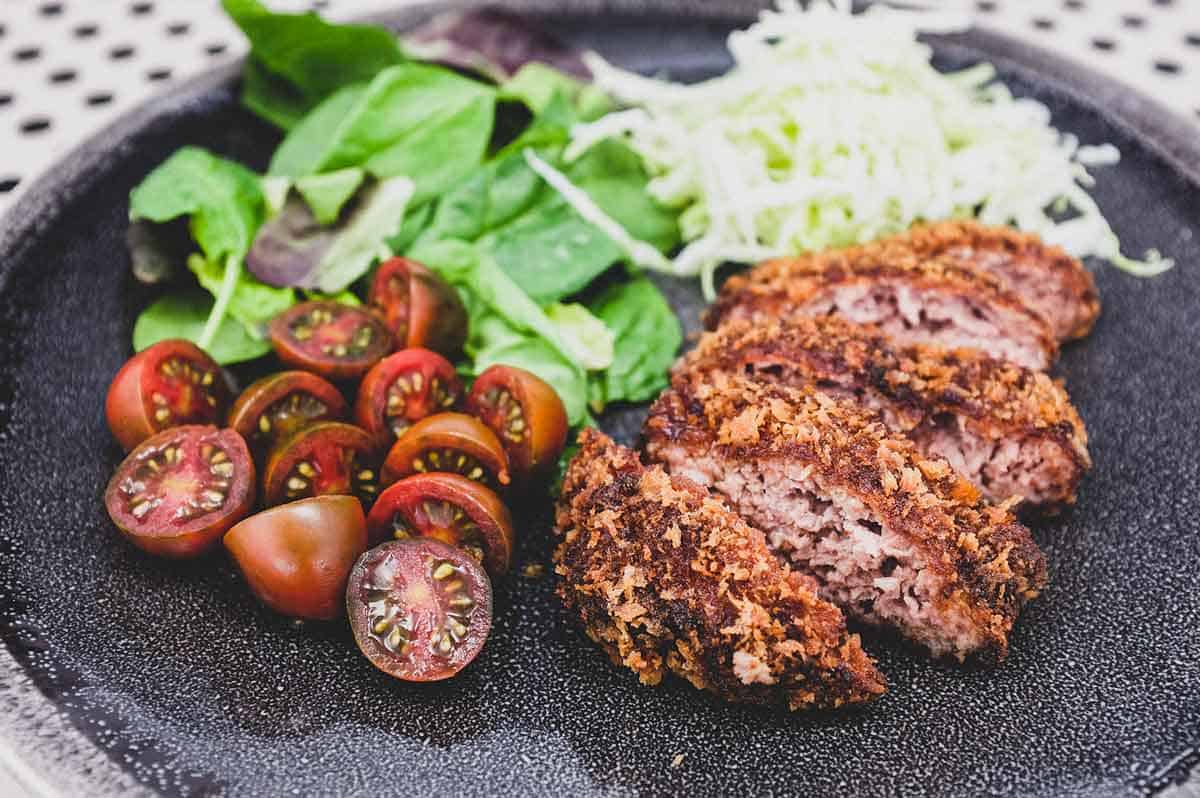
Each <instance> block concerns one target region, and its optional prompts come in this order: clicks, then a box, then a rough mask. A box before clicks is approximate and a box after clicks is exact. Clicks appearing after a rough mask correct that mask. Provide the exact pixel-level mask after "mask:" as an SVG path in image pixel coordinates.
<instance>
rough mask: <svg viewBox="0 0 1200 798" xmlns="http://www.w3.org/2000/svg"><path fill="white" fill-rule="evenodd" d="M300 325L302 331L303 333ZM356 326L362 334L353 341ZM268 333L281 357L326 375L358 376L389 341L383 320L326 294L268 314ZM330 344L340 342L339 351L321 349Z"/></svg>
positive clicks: (332, 377) (386, 348) (335, 377)
mask: <svg viewBox="0 0 1200 798" xmlns="http://www.w3.org/2000/svg"><path fill="white" fill-rule="evenodd" d="M318 317H320V318H321V320H320V321H318V320H317V319H318ZM301 330H303V331H305V334H304V335H303V336H301V335H300V334H299V331H301ZM361 331H366V332H364V334H365V336H366V337H365V340H364V341H362V342H358V341H356V340H355V335H356V334H357V333H358V332H361ZM268 333H269V335H270V338H271V346H272V347H274V349H275V355H276V356H277V357H278V358H279V360H280V361H281V362H283V363H285V364H286V365H288V366H291V367H292V368H296V369H300V370H302V371H311V372H312V373H313V374H317V375H319V376H321V377H325V378H326V379H330V380H350V379H357V378H359V377H361V376H362V375H363V374H366V373H367V371H368V370H369V369H370V368H371V366H373V365H375V364H376V363H378V362H379V361H380V360H381V359H382V358H383V357H384V356H385V355H387V354H388V353H389V352H391V351H392V348H393V346H394V342H395V339H394V337H393V336H392V334H391V332H390V331H389V330H388V328H387V325H385V324H384V323H383V321H381V320H380V319H379V318H378V317H377V316H376V315H375V314H374V313H371V312H370V311H368V310H367V309H365V308H360V307H354V306H352V305H343V304H342V303H340V302H333V301H329V300H314V301H311V302H302V303H301V304H299V305H294V306H292V307H290V308H288V309H287V310H285V311H284V312H283V313H280V314H279V315H278V316H276V317H275V318H274V319H272V320H271V324H270V326H269V328H268ZM332 347H341V350H342V351H341V352H340V353H339V352H338V351H337V350H336V349H333V350H332V351H325V350H326V349H328V348H332ZM347 347H349V350H347Z"/></svg>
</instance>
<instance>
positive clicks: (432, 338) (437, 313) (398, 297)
mask: <svg viewBox="0 0 1200 798" xmlns="http://www.w3.org/2000/svg"><path fill="white" fill-rule="evenodd" d="M367 304H369V305H370V306H371V308H372V309H374V310H375V311H376V312H378V313H379V314H380V315H381V316H383V318H384V320H385V321H386V322H387V327H388V329H389V330H391V331H392V334H393V335H394V336H395V337H396V346H397V347H398V348H401V349H405V348H412V347H415V346H422V347H425V348H426V349H432V350H434V351H435V352H441V353H442V354H443V355H446V356H448V357H449V356H453V355H454V354H456V353H457V352H458V351H459V350H461V349H462V345H463V342H464V341H466V340H467V311H466V308H464V307H463V303H462V300H461V299H460V298H459V296H458V292H457V291H455V290H454V288H453V287H451V286H450V285H447V284H446V282H445V281H444V280H442V278H440V277H438V276H437V275H436V274H434V273H433V272H431V271H430V270H429V269H427V268H425V267H424V266H423V265H421V264H420V263H417V262H416V261H415V260H408V259H407V258H392V259H391V260H388V261H384V262H383V263H382V264H380V266H379V268H378V269H377V270H376V272H375V279H374V281H372V283H371V292H370V294H369V296H368V302H367Z"/></svg>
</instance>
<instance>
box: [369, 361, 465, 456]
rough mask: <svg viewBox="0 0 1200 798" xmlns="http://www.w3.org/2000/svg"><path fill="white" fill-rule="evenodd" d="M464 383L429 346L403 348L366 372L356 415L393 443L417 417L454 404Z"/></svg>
mask: <svg viewBox="0 0 1200 798" xmlns="http://www.w3.org/2000/svg"><path fill="white" fill-rule="evenodd" d="M461 398H462V383H461V382H459V379H458V375H457V374H456V373H455V372H454V366H452V365H451V364H450V361H449V360H446V358H444V357H442V356H441V355H439V354H438V353H436V352H431V351H430V350H428V349H402V350H401V351H399V352H397V353H395V354H394V355H388V356H387V357H385V358H384V359H383V360H381V361H379V362H378V363H376V364H375V366H374V367H373V368H372V369H371V370H370V371H369V372H367V376H366V377H365V378H364V379H363V381H362V385H360V386H359V389H358V401H357V402H356V403H355V405H354V418H355V420H356V421H358V425H359V426H360V427H362V428H363V429H365V430H366V431H367V432H368V433H370V434H371V436H372V437H374V438H375V440H376V441H377V442H378V443H379V444H380V445H390V444H391V443H392V441H394V440H396V439H397V438H399V437H400V436H401V435H403V434H404V433H405V432H406V431H407V430H408V428H409V427H411V426H412V425H413V422H414V421H420V420H421V419H423V418H425V417H426V416H429V415H432V414H434V413H441V412H443V411H445V410H449V409H450V408H452V407H454V405H455V404H457V403H458V401H459V400H460V399H461Z"/></svg>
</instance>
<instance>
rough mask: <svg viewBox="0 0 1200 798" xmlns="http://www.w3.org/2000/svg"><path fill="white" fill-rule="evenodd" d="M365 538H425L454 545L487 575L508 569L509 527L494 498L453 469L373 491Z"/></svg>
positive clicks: (501, 506) (504, 509)
mask: <svg viewBox="0 0 1200 798" xmlns="http://www.w3.org/2000/svg"><path fill="white" fill-rule="evenodd" d="M367 530H368V535H369V537H370V539H371V542H372V543H373V544H374V543H382V542H383V541H385V540H391V539H396V540H405V539H407V538H416V537H427V538H434V539H436V540H440V541H442V542H443V543H449V544H450V545H452V546H457V547H458V548H460V549H462V550H463V551H465V552H467V554H470V555H471V556H472V557H474V558H475V559H476V560H478V561H479V562H482V563H483V567H484V568H486V569H487V572H488V573H489V574H490V575H491V576H493V577H496V576H500V575H501V574H503V573H504V572H505V571H507V570H508V562H509V559H510V558H511V557H512V548H513V526H512V516H510V515H509V513H508V508H507V507H505V506H504V503H503V502H501V501H500V497H499V496H497V495H496V494H495V493H493V492H492V491H491V490H489V489H488V488H486V487H484V486H483V485H480V484H479V483H478V482H472V481H471V480H469V479H467V478H466V477H460V476H459V475H458V474H417V475H415V476H411V477H406V478H404V479H402V480H400V481H399V482H397V483H396V484H394V485H392V486H391V487H389V488H388V489H387V490H385V491H384V492H383V493H381V494H379V500H378V501H377V502H375V506H374V507H372V508H371V514H370V516H368V518H367Z"/></svg>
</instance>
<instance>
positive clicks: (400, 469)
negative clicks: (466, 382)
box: [382, 413, 509, 488]
mask: <svg viewBox="0 0 1200 798" xmlns="http://www.w3.org/2000/svg"><path fill="white" fill-rule="evenodd" d="M431 471H445V472H448V473H451V474H461V475H463V476H464V477H466V478H467V479H471V480H474V481H475V482H482V483H484V484H485V485H488V486H489V487H493V488H494V487H496V486H498V485H507V484H508V483H509V476H508V457H507V456H506V455H505V454H504V447H503V446H501V445H500V441H499V440H497V439H496V433H494V432H492V431H491V430H490V429H488V428H487V427H486V426H484V425H483V422H482V421H480V420H479V419H477V418H472V417H471V416H468V415H466V414H464V413H438V414H437V415H435V416H429V417H428V418H423V419H421V420H420V421H418V422H417V423H416V424H413V425H412V426H411V427H409V429H408V432H406V433H404V434H403V435H401V436H400V439H399V440H397V441H396V442H395V443H394V444H392V448H391V450H390V451H389V452H388V455H387V459H385V460H384V461H383V483H382V484H383V485H384V486H387V485H391V484H392V483H393V482H395V481H396V480H399V479H403V478H404V477H407V476H410V475H412V474H424V473H427V472H431Z"/></svg>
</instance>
